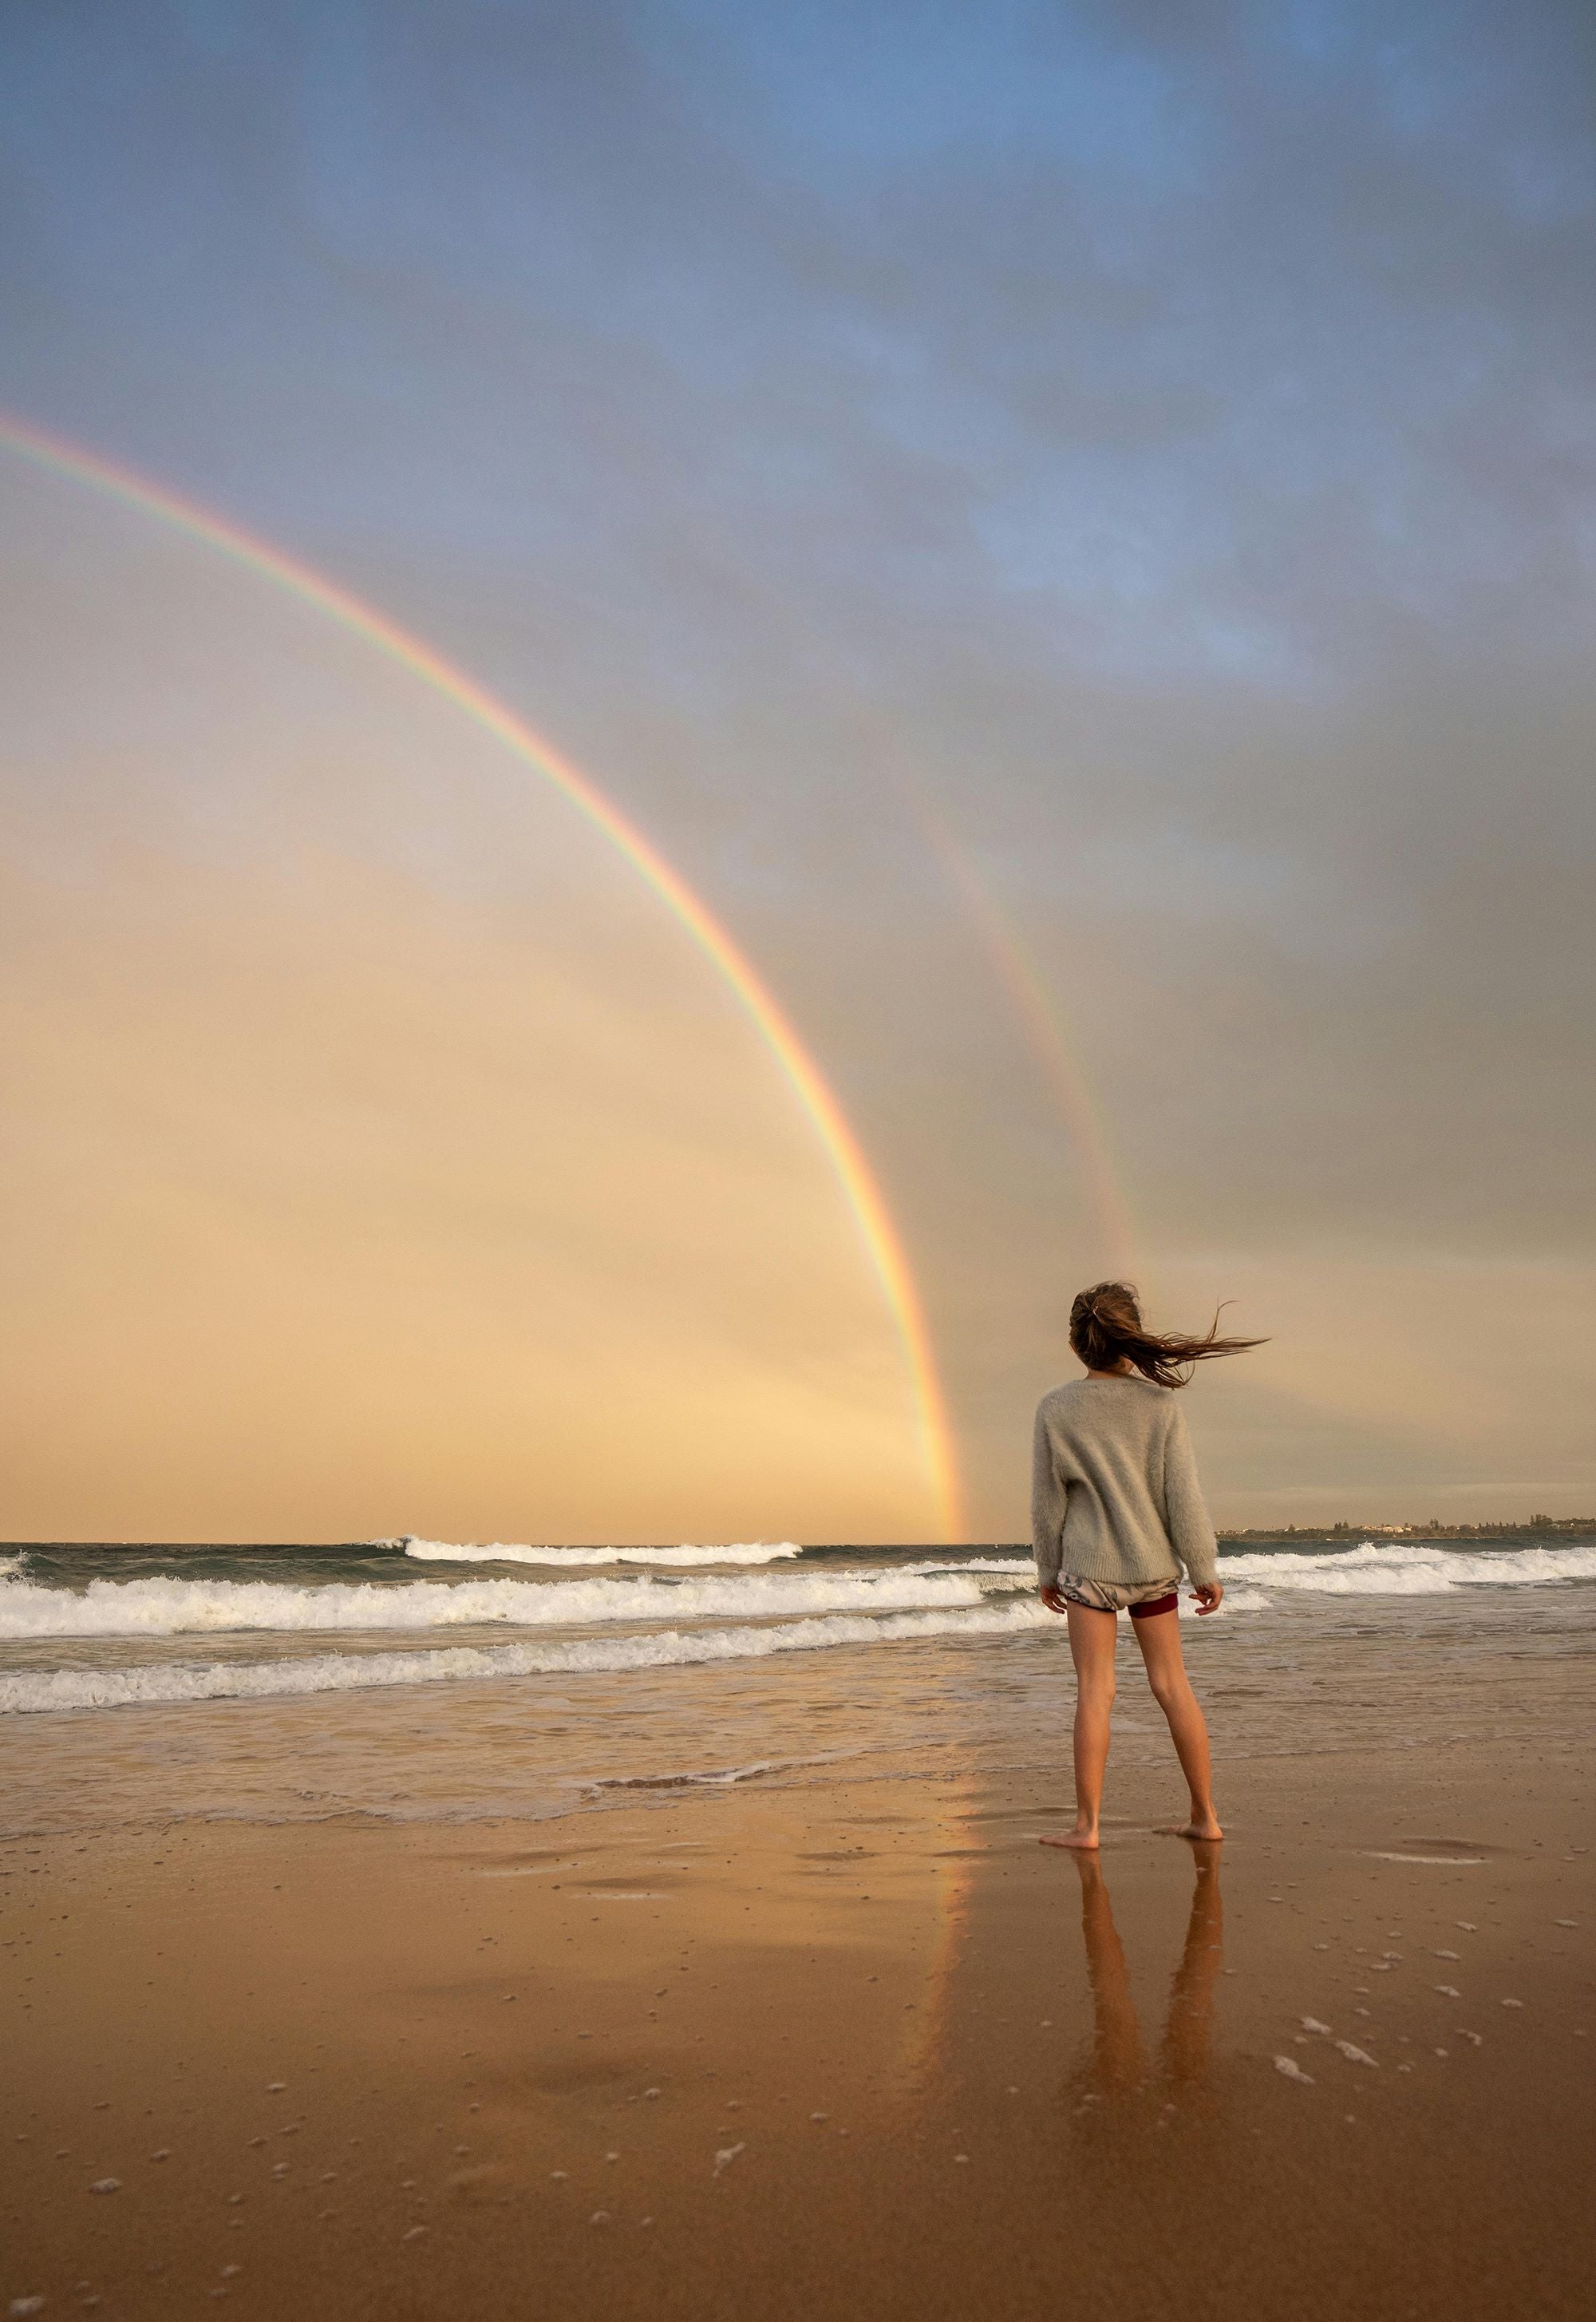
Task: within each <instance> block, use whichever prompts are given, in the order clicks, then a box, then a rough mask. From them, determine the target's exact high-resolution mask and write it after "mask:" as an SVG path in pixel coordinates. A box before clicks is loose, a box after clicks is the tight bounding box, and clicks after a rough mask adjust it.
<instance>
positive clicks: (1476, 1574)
mask: <svg viewBox="0 0 1596 2322" xmlns="http://www.w3.org/2000/svg"><path fill="white" fill-rule="evenodd" d="M1219 1577H1220V1579H1221V1580H1223V1581H1224V1582H1225V1583H1226V1585H1227V1587H1228V1586H1231V1585H1232V1584H1233V1583H1234V1582H1236V1581H1237V1580H1250V1581H1252V1582H1253V1583H1254V1585H1256V1586H1260V1587H1263V1588H1270V1589H1306V1590H1309V1592H1311V1593H1315V1594H1318V1595H1330V1596H1445V1595H1447V1594H1449V1593H1450V1591H1451V1590H1453V1589H1455V1588H1479V1587H1491V1588H1524V1587H1544V1586H1546V1584H1547V1583H1548V1582H1555V1581H1560V1580H1596V1545H1593V1544H1592V1543H1591V1541H1589V1540H1582V1541H1581V1542H1579V1543H1578V1544H1577V1545H1575V1546H1573V1547H1569V1548H1509V1549H1496V1550H1478V1549H1474V1550H1471V1549H1455V1548H1425V1547H1421V1546H1420V1545H1419V1543H1418V1541H1416V1540H1363V1541H1362V1542H1361V1543H1360V1544H1359V1546H1357V1547H1356V1548H1348V1549H1336V1550H1331V1552H1330V1553H1329V1554H1328V1555H1327V1556H1313V1555H1305V1554H1303V1553H1301V1552H1300V1551H1298V1550H1290V1549H1281V1550H1272V1549H1268V1550H1253V1549H1246V1550H1242V1551H1241V1552H1240V1553H1239V1554H1236V1555H1230V1554H1227V1555H1225V1556H1222V1557H1221V1558H1220V1559H1219Z"/></svg>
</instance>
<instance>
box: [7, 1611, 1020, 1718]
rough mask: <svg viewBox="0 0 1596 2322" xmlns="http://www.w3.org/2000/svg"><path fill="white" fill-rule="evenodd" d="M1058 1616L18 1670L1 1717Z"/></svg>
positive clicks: (798, 1644) (874, 1637)
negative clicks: (121, 1666) (182, 1663)
mask: <svg viewBox="0 0 1596 2322" xmlns="http://www.w3.org/2000/svg"><path fill="white" fill-rule="evenodd" d="M1052 1617H1053V1616H1052V1615H1051V1614H1048V1613H1045V1612H1044V1610H1043V1608H1042V1607H1041V1605H1040V1604H1036V1603H1035V1602H1034V1601H1027V1602H1026V1603H1022V1604H1004V1605H983V1606H979V1607H977V1608H975V1609H965V1610H962V1611H955V1610H952V1609H950V1610H948V1611H945V1612H922V1613H888V1614H882V1615H881V1616H880V1617H879V1618H876V1619H871V1618H869V1617H868V1616H861V1615H859V1614H832V1615H830V1616H829V1617H823V1618H820V1619H816V1620H803V1621H787V1622H782V1623H777V1624H773V1625H771V1626H770V1627H766V1628H734V1629H709V1630H700V1631H698V1632H696V1633H691V1634H688V1633H684V1632H682V1631H680V1630H677V1629H665V1630H656V1631H654V1632H652V1633H651V1634H649V1635H646V1636H633V1637H588V1638H575V1639H572V1640H570V1641H569V1642H566V1643H557V1642H552V1641H550V1642H546V1643H545V1642H536V1643H534V1642H531V1641H527V1642H524V1643H519V1644H514V1645H479V1646H470V1645H454V1646H446V1647H442V1648H438V1649H434V1650H422V1651H410V1652H401V1653H356V1654H345V1653H323V1654H317V1655H314V1656H309V1657H306V1658H304V1659H298V1658H294V1659H282V1660H274V1661H255V1662H243V1661H233V1662H212V1663H209V1664H207V1665H205V1666H203V1667H195V1666H193V1665H187V1666H184V1665H179V1664H176V1663H171V1662H167V1663H162V1664H160V1665H157V1666H144V1667H138V1668H105V1669H52V1670H49V1671H44V1670H32V1669H30V1670H22V1671H18V1672H17V1673H16V1674H14V1675H10V1676H4V1677H0V1714H5V1713H11V1714H16V1713H19V1712H28V1711H33V1710H61V1709H114V1708H127V1707H132V1706H134V1705H138V1704H140V1703H156V1702H184V1701H226V1700H251V1701H260V1700H266V1699H271V1698H278V1699H280V1698H283V1697H285V1696H289V1695H294V1694H310V1693H351V1692H357V1691H364V1690H367V1689H369V1688H370V1687H378V1686H396V1685H428V1684H439V1683H442V1682H458V1681H459V1680H461V1679H462V1678H478V1679H484V1678H486V1679H492V1678H516V1677H543V1676H573V1675H576V1674H579V1673H580V1672H584V1671H589V1670H617V1669H643V1668H684V1667H687V1666H689V1665H690V1664H692V1663H694V1662H705V1661H736V1660H755V1659H765V1658H767V1657H769V1656H771V1655H772V1654H776V1653H799V1652H815V1651H819V1650H823V1649H825V1647H828V1646H834V1645H875V1644H892V1643H898V1642H900V1641H908V1640H911V1639H914V1638H917V1637H952V1638H955V1639H956V1638H959V1637H966V1636H968V1637H977V1636H981V1637H990V1636H997V1635H1000V1634H1002V1633H1004V1632H1008V1631H1014V1630H1021V1629H1034V1628H1040V1627H1042V1626H1044V1624H1045V1623H1048V1622H1049V1621H1050V1620H1051V1619H1052Z"/></svg>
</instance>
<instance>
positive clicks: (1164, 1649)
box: [1131, 1613, 1225, 1839]
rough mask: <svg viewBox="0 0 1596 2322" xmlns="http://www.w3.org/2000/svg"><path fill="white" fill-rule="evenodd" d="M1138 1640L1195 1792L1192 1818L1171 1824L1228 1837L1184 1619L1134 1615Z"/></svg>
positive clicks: (1176, 1832)
mask: <svg viewBox="0 0 1596 2322" xmlns="http://www.w3.org/2000/svg"><path fill="white" fill-rule="evenodd" d="M1131 1627H1132V1628H1133V1629H1134V1630H1135V1632H1136V1642H1137V1644H1138V1645H1140V1647H1141V1649H1142V1659H1143V1660H1144V1661H1145V1663H1146V1666H1147V1682H1148V1684H1149V1685H1150V1686H1151V1687H1152V1688H1153V1697H1154V1700H1155V1701H1156V1702H1157V1704H1158V1706H1159V1707H1160V1709H1162V1710H1163V1714H1164V1715H1165V1717H1166V1718H1167V1719H1168V1720H1169V1729H1170V1739H1171V1740H1172V1742H1173V1743H1174V1745H1175V1755H1176V1756H1177V1757H1178V1758H1179V1760H1180V1761H1181V1772H1182V1773H1183V1774H1184V1775H1185V1777H1186V1785H1187V1787H1188V1788H1189V1789H1190V1793H1191V1819H1190V1822H1188V1823H1182V1824H1179V1825H1178V1826H1174V1827H1172V1832H1171V1835H1172V1837H1176V1838H1205V1839H1214V1838H1223V1837H1224V1835H1225V1833H1224V1832H1223V1831H1222V1830H1221V1829H1220V1827H1219V1819H1218V1815H1216V1814H1215V1812H1214V1788H1213V1773H1212V1769H1211V1768H1210V1766H1209V1763H1208V1727H1207V1726H1206V1725H1205V1724H1204V1723H1203V1715H1202V1712H1201V1710H1200V1709H1199V1707H1198V1705H1197V1696H1196V1695H1195V1694H1194V1693H1193V1692H1192V1690H1191V1680H1190V1678H1189V1677H1188V1676H1187V1674H1186V1662H1185V1659H1184V1656H1183V1655H1182V1653H1181V1622H1180V1616H1179V1614H1175V1613H1157V1614H1154V1617H1153V1618H1152V1619H1151V1620H1150V1621H1133V1622H1132V1623H1131Z"/></svg>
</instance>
